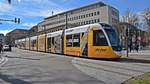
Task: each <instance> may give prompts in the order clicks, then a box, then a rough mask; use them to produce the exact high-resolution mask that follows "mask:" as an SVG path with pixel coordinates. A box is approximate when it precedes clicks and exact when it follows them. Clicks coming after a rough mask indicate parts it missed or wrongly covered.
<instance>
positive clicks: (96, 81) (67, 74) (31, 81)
mask: <svg viewBox="0 0 150 84" xmlns="http://www.w3.org/2000/svg"><path fill="white" fill-rule="evenodd" d="M5 55H7V56H6V57H7V58H8V61H7V62H6V63H5V64H3V65H1V70H0V84H120V83H122V82H123V81H125V80H127V79H129V78H131V77H133V76H137V75H141V74H143V73H145V72H149V71H150V64H149V63H141V62H138V61H136V62H130V61H125V60H124V61H104V60H103V61H102V60H90V59H82V58H75V57H67V56H62V55H55V54H48V53H41V52H34V51H27V50H20V49H16V48H14V49H13V51H12V52H7V53H5Z"/></svg>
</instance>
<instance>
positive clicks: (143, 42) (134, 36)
mask: <svg viewBox="0 0 150 84" xmlns="http://www.w3.org/2000/svg"><path fill="white" fill-rule="evenodd" d="M118 32H119V37H120V41H121V42H120V43H121V45H122V47H123V48H125V49H126V48H127V45H128V46H130V47H131V48H132V49H135V47H136V45H139V47H140V49H142V48H144V47H146V46H147V45H149V42H150V40H149V38H148V37H149V36H148V32H146V31H142V30H140V29H138V28H137V27H136V26H134V25H132V24H130V23H126V22H120V23H119V30H118ZM127 41H128V42H127Z"/></svg>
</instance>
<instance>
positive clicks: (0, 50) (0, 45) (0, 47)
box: [0, 43, 3, 53]
mask: <svg viewBox="0 0 150 84" xmlns="http://www.w3.org/2000/svg"><path fill="white" fill-rule="evenodd" d="M2 49H3V45H2V44H1V43H0V53H1V52H2Z"/></svg>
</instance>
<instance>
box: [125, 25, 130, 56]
mask: <svg viewBox="0 0 150 84" xmlns="http://www.w3.org/2000/svg"><path fill="white" fill-rule="evenodd" d="M128 27H129V26H126V47H127V53H126V54H127V57H129V28H128Z"/></svg>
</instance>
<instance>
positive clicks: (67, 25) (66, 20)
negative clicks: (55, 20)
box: [65, 12, 68, 29]
mask: <svg viewBox="0 0 150 84" xmlns="http://www.w3.org/2000/svg"><path fill="white" fill-rule="evenodd" d="M67 28H68V14H67V12H66V28H65V29H67Z"/></svg>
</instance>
